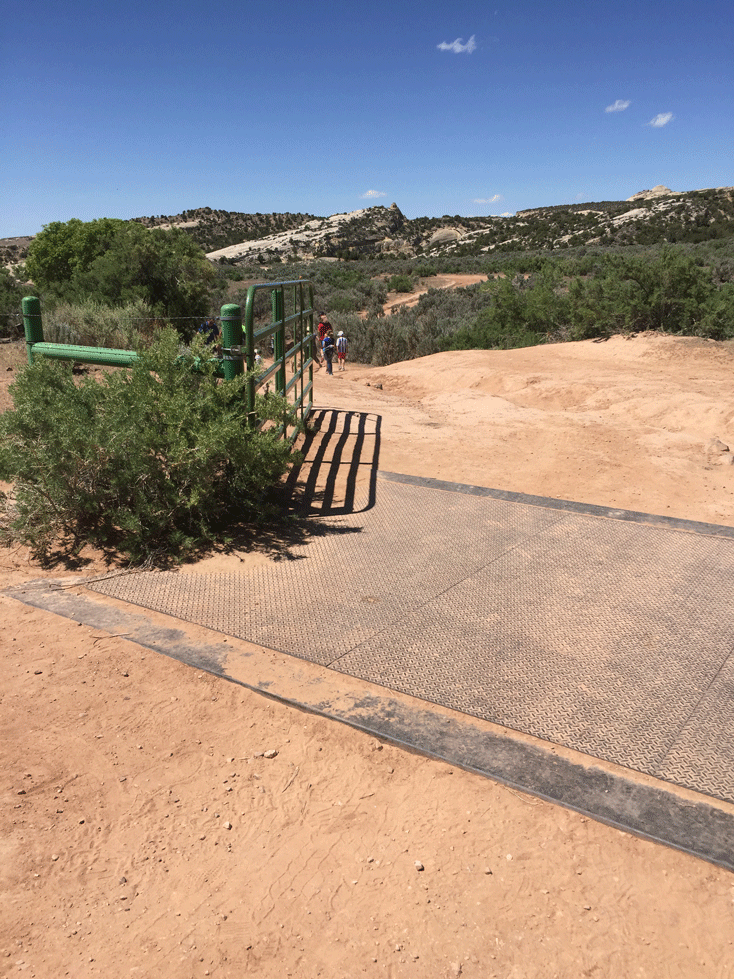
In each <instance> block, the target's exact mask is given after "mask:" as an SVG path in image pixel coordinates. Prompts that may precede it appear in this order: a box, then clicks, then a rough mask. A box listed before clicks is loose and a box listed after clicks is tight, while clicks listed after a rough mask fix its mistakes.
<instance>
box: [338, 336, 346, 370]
mask: <svg viewBox="0 0 734 979" xmlns="http://www.w3.org/2000/svg"><path fill="white" fill-rule="evenodd" d="M347 347H348V343H347V338H346V337H345V336H344V330H339V332H338V333H337V335H336V357H337V360H338V362H339V370H340V371H345V370H346V369H347V366H346V365H347Z"/></svg>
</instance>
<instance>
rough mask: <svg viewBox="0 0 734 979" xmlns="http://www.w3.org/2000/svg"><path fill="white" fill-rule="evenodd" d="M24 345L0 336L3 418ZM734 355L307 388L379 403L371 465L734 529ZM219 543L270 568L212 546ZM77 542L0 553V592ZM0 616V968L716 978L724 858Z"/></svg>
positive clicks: (513, 357) (471, 370)
mask: <svg viewBox="0 0 734 979" xmlns="http://www.w3.org/2000/svg"><path fill="white" fill-rule="evenodd" d="M23 358H24V349H23V346H22V345H3V346H2V347H0V408H4V407H7V405H8V403H9V401H8V395H7V385H8V383H9V381H10V380H11V379H12V377H13V376H14V374H15V371H16V370H17V367H18V365H19V364H20V363H22V361H23ZM733 368H734V349H733V348H732V345H727V344H715V343H709V342H703V341H698V340H691V339H674V338H670V337H663V336H645V337H637V338H632V339H623V338H619V337H618V338H614V339H612V340H610V341H608V342H605V343H593V342H585V343H580V344H567V345H559V346H553V347H538V348H529V349H526V350H518V351H507V352H474V353H466V352H460V353H459V352H457V353H446V354H441V355H438V356H436V357H431V358H426V359H424V360H421V361H415V362H412V363H407V364H398V365H394V366H392V367H388V368H381V369H376V368H370V367H365V366H360V365H348V370H347V371H346V372H345V373H343V374H339V373H337V374H335V375H334V376H333V377H326V376H325V372H323V371H322V372H320V373H319V374H317V376H316V390H317V399H316V400H317V402H318V404H320V405H323V406H326V407H341V408H345V409H350V410H354V411H363V412H370V413H376V414H379V415H380V418H381V426H382V427H381V432H382V439H381V452H380V462H379V465H380V468H381V469H383V470H390V471H395V472H403V473H412V474H416V475H423V476H433V477H438V478H443V479H451V480H454V481H458V482H465V483H472V484H478V485H483V486H491V487H497V488H503V489H508V490H514V491H518V492H525V493H534V494H540V495H545V496H554V497H560V498H566V499H571V500H578V501H584V502H590V503H596V504H600V505H606V506H614V507H622V508H627V509H635V510H643V511H647V512H653V513H662V514H669V515H671V516H676V517H682V518H689V519H695V520H702V521H712V522H718V523H724V524H728V525H734V493H733V490H734V465H732V464H731V463H732V454H731V452H728V451H726V447H728V446H733V447H734V407H733V406H732V400H731V378H732V369H733ZM241 559H242V560H267V559H268V558H267V556H265V555H263V554H259V555H257V554H256V555H254V556H253V555H247V554H239V555H238V554H234V555H230V556H221V557H218V558H214V559H211V560H216V561H219V562H223V563H224V564H225V565H226V563H227V562H238V561H240V560H241ZM85 560H86V562H87V563H86V565H85V566H83V567H81V568H79V569H77V570H73V571H70V570H69V569H66V568H64V567H56V568H53V569H49V570H44V569H41V568H39V567H38V566H37V565H34V563H33V562H32V561H31V560H30V559H29V558H28V555H27V552H26V550H25V549H23V548H18V549H14V550H6V551H3V552H0V585H1V586H2V587H7V586H9V585H13V584H19V583H21V582H24V581H29V580H33V579H36V578H39V577H42V576H48V575H51V576H53V577H57V578H58V577H62V578H66V579H67V580H68V582H69V583H73V581H74V580H77V579H78V577H79V576H83V575H84V574H90V573H91V572H94V571H95V570H99V569H101V568H103V567H104V565H103V563H102V562H101V560H100V558H99V556H98V555H95V554H94V553H91V552H90V553H88V554H86V555H85ZM337 586H338V583H337V582H335V587H337ZM0 616H1V619H0V621H1V622H2V626H1V628H0V656H2V672H1V673H0V698H1V699H2V712H0V764H1V766H2V773H3V775H2V791H1V792H0V826H1V832H0V907H1V908H2V911H1V913H0V977H8V979H9V977H14V976H20V975H25V976H29V977H32V976H36V977H38V979H47V977H58V976H72V977H74V979H87V977H93V976H108V977H109V976H123V975H124V976H140V977H146V979H148V977H161V979H200V977H204V976H212V977H219V979H224V977H228V979H235V977H236V979H239V977H241V976H244V975H253V976H258V977H265V979H282V977H285V976H294V977H307V979H310V977H316V976H322V977H328V979H344V977H356V976H368V977H372V976H388V977H394V979H398V977H399V979H402V977H415V979H443V977H456V976H460V975H461V976H466V977H473V979H492V977H496V979H550V977H559V979H567V977H571V976H595V977H615V979H616V977H622V976H624V977H632V976H634V977H647V979H652V977H654V979H671V977H672V979H694V977H695V979H698V977H702V979H729V977H731V976H732V975H734V946H733V945H732V941H733V940H734V928H732V920H733V916H734V877H732V875H731V874H730V873H728V872H726V871H724V870H721V869H718V868H716V867H713V866H710V865H708V864H705V863H703V862H701V861H699V860H697V859H695V858H693V857H689V856H687V855H684V854H681V853H678V852H675V851H673V850H670V849H667V848H665V847H663V846H659V845H656V844H654V843H650V842H646V841H642V840H639V839H636V838H634V837H632V836H630V835H627V834H625V833H621V832H619V831H617V830H614V829H611V828H609V827H607V826H604V825H601V824H598V823H596V822H594V821H592V820H589V819H587V818H585V817H583V816H580V815H578V814H576V813H573V812H568V811H566V810H563V809H561V808H558V807H556V806H553V805H550V804H548V803H545V802H543V801H540V800H538V799H534V798H530V797H527V796H524V795H522V794H521V793H519V792H515V791H513V790H510V789H508V788H505V787H503V786H500V785H496V784H494V783H492V782H491V781H489V780H486V779H483V778H480V777H478V776H475V775H472V774H469V773H467V772H463V771H461V770H458V769H455V768H452V767H451V766H448V765H446V764H442V763H439V762H436V761H432V760H429V759H426V758H423V757H420V756H417V755H412V754H408V753H406V752H404V751H402V750H400V749H398V748H396V747H393V746H391V745H381V744H379V743H377V742H376V741H375V740H374V739H371V738H369V737H367V736H364V735H362V734H360V733H357V732H355V731H352V730H350V729H348V728H346V727H343V726H340V725H338V724H336V723H332V722H329V721H327V720H324V719H321V718H317V717H313V716H310V715H307V714H303V713H300V712H298V711H297V710H294V709H292V708H289V707H286V706H283V705H281V704H278V703H276V702H273V701H269V700H267V699H266V698H264V697H262V696H259V695H256V694H254V693H251V692H249V691H248V690H246V689H244V688H240V687H237V686H235V685H233V684H231V683H226V682H223V681H221V680H217V679H216V678H214V677H212V676H210V675H208V674H203V673H201V672H200V671H197V670H194V669H191V668H188V667H186V666H184V665H182V664H180V663H178V662H175V661H172V660H169V659H166V658H165V657H160V656H157V655H155V654H153V653H151V652H150V651H146V650H145V649H142V648H141V647H139V646H136V645H135V644H133V643H130V642H128V641H127V640H126V638H125V637H124V636H116V635H108V634H106V633H104V632H97V631H95V630H93V629H90V628H88V627H87V626H85V625H82V624H78V623H76V622H74V621H71V620H67V619H61V618H59V617H57V616H55V615H53V614H51V613H48V612H45V611H42V610H38V609H33V608H30V607H27V606H25V605H22V604H20V603H19V602H17V601H15V600H14V599H12V598H10V597H8V596H7V595H3V594H0ZM162 621H166V620H165V619H164V620H162ZM185 628H187V630H188V631H189V633H190V634H191V636H192V637H193V638H196V637H197V636H201V635H204V631H203V630H198V629H196V628H195V627H193V626H192V627H188V626H186V627H185ZM207 635H208V637H209V639H210V640H212V639H213V641H215V642H221V643H232V644H233V645H238V644H237V641H235V640H232V639H227V638H225V637H222V636H214V637H212V635H211V634H207ZM239 645H241V646H242V648H244V644H239ZM267 655H269V656H271V657H272V658H273V659H276V658H280V659H283V660H284V663H285V666H286V667H287V663H286V662H285V660H287V658H283V657H279V654H276V653H268V654H267ZM270 749H272V750H274V751H275V752H277V753H276V754H275V756H274V757H271V758H268V757H265V755H264V753H265V752H269V750H270ZM416 861H419V862H420V863H421V864H422V866H423V868H424V869H423V870H418V869H417V868H416Z"/></svg>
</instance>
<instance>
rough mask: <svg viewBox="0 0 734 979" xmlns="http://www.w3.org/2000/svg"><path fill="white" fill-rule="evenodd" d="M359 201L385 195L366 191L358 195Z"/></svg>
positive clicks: (385, 195) (380, 192) (376, 191)
mask: <svg viewBox="0 0 734 979" xmlns="http://www.w3.org/2000/svg"><path fill="white" fill-rule="evenodd" d="M359 196H360V198H361V200H363V201H367V200H373V199H374V198H375V197H387V194H383V193H382V191H381V190H366V191H365V192H364V194H360V195H359Z"/></svg>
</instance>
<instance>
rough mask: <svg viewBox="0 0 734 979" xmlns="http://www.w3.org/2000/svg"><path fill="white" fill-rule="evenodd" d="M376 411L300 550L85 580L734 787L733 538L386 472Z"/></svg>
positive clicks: (575, 745)
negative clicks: (380, 466)
mask: <svg viewBox="0 0 734 979" xmlns="http://www.w3.org/2000/svg"><path fill="white" fill-rule="evenodd" d="M365 417H366V416H362V418H361V419H356V420H353V421H354V424H352V422H348V423H347V424H346V425H344V424H342V425H341V426H333V427H332V428H331V429H329V427H328V426H329V425H330V424H331V422H330V421H328V417H327V416H326V415H325V416H324V424H326V425H327V430H326V432H325V433H323V434H324V439H323V440H322V441H321V443H320V446H324V449H323V452H322V455H321V460H320V461H319V459H318V458H315V456H314V454H312V455H311V462H310V465H312V466H314V465H315V466H317V467H318V466H319V465H320V464H324V465H329V466H333V467H336V469H337V472H339V478H337V479H335V480H334V481H333V483H332V487H331V490H330V491H329V493H327V494H325V495H324V496H322V498H321V504H322V506H321V508H320V509H319V508H318V507H316V508H314V509H316V510H318V512H319V527H320V529H321V531H323V532H322V533H321V534H320V536H314V537H313V538H311V539H310V540H309V541H308V542H307V543H305V544H303V545H299V546H297V547H294V548H292V551H291V557H293V558H294V560H289V561H280V562H271V563H268V564H266V565H259V566H256V567H252V568H246V569H245V570H244V571H242V572H238V573H231V574H225V573H215V574H208V575H202V574H184V573H176V572H163V573H144V574H135V575H130V576H126V577H119V578H113V579H109V580H107V581H102V582H97V583H94V584H91V585H90V586H89V587H90V588H92V589H93V590H95V591H97V592H100V593H102V594H105V595H110V596H112V597H114V598H118V599H122V600H124V601H128V602H132V603H135V604H138V605H141V606H145V607H147V608H150V609H154V610H157V611H161V612H166V613H169V614H173V615H176V616H178V617H179V618H182V619H186V620H188V621H192V622H196V623H198V624H201V625H204V626H207V627H208V628H210V629H216V630H218V631H220V632H223V633H226V634H228V635H233V636H238V637H239V638H242V639H246V640H249V641H251V642H254V643H257V644H259V645H262V646H266V647H269V648H272V649H278V650H281V651H283V652H287V653H291V654H293V655H295V656H300V657H302V658H304V659H307V660H311V661H312V662H316V663H319V664H322V665H324V666H329V667H331V669H333V670H336V671H339V672H342V673H345V674H349V675H351V676H354V677H360V678H363V679H365V680H368V681H371V682H373V683H377V684H381V685H383V686H386V687H389V688H391V689H393V690H396V691H400V692H403V693H407V694H410V695H412V696H415V697H419V698H421V699H423V700H427V701H432V702H435V703H439V704H443V705H445V706H448V707H451V708H454V709H456V710H459V711H463V712H465V713H467V714H472V715H474V716H477V717H480V718H484V719H486V720H490V721H493V722H495V723H497V724H501V725H503V726H506V727H510V728H513V729H515V730H518V731H522V732H525V733H528V734H532V735H534V736H536V737H538V738H542V739H544V740H547V741H551V742H553V743H556V744H559V745H564V746H566V747H568V748H572V749H575V750H578V751H581V752H584V753H586V754H588V755H591V756H593V757H597V758H600V759H604V760H607V761H610V762H613V763H616V764H618V765H622V766H624V767H626V768H630V769H634V770H636V771H639V772H644V773H647V774H650V775H653V776H656V777H659V778H663V779H667V780H669V781H671V782H674V783H676V784H679V785H681V786H685V787H688V788H691V789H694V790H696V791H699V792H704V793H708V794H710V795H713V796H716V797H717V798H721V799H724V800H727V801H730V802H734V751H733V750H732V747H731V746H732V744H733V743H734V738H733V737H732V735H734V723H733V722H732V720H731V718H732V701H733V700H734V658H733V657H732V650H733V649H734V622H733V620H732V616H731V595H732V585H733V584H734V541H732V540H731V539H729V538H727V537H716V536H707V535H703V534H697V533H691V532H683V531H678V530H676V529H673V528H668V527H659V526H648V525H645V524H644V523H641V522H639V521H635V522H625V521H624V520H623V519H619V520H617V519H612V520H610V519H604V518H601V517H598V516H594V515H588V514H583V513H578V512H573V511H568V510H563V509H555V508H553V507H552V506H551V505H550V504H552V502H553V501H548V502H549V506H547V507H544V506H539V505H537V504H536V505H526V504H524V503H522V502H513V501H508V500H502V499H494V498H488V497H483V496H477V495H473V494H470V493H462V492H451V491H444V490H441V489H435V488H431V487H430V486H425V485H419V486H416V485H407V484H403V483H400V482H398V481H396V480H395V478H394V477H393V478H391V479H390V480H387V479H378V480H377V482H376V483H375V482H374V479H373V476H374V473H372V474H370V472H369V467H368V468H367V469H365V471H364V472H363V473H359V472H356V473H355V466H354V461H353V460H354V454H352V455H351V457H350V449H349V447H348V445H347V442H346V440H348V439H355V438H361V439H362V444H363V447H364V446H366V445H368V444H369V441H370V440H372V444H373V448H374V452H375V455H376V452H377V446H378V439H379V428H378V427H375V426H372V427H371V428H370V426H368V425H367V424H365V422H364V418H365ZM327 421H328V424H327ZM340 444H341V449H338V446H339V445H340ZM368 451H371V450H369V449H368ZM342 460H343V461H342ZM340 470H341V471H340ZM350 473H351V474H354V475H355V478H354V479H352V480H351V485H352V489H351V490H350V489H349V485H350ZM316 482H318V480H314V483H316ZM357 486H359V487H361V489H362V490H363V492H361V494H360V493H358V492H356V490H355V487H357ZM350 494H351V495H350ZM350 509H351V511H352V512H346V511H349V510H350ZM355 511H360V512H355ZM321 596H329V599H328V603H325V602H323V601H322V599H321ZM278 608H296V609H298V614H297V615H293V616H291V617H289V616H285V615H277V614H273V613H274V611H275V610H277V609H278Z"/></svg>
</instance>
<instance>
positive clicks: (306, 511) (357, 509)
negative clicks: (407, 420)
mask: <svg viewBox="0 0 734 979" xmlns="http://www.w3.org/2000/svg"><path fill="white" fill-rule="evenodd" d="M381 423H382V418H381V416H380V415H374V414H370V413H366V412H360V411H338V410H336V409H333V408H315V409H314V411H313V412H312V414H311V418H310V420H309V426H308V428H307V430H306V435H305V438H304V441H303V444H302V445H301V446H300V451H301V452H302V453H303V462H302V463H301V464H300V465H298V466H294V468H293V469H292V470H291V473H290V476H289V478H288V482H287V488H288V495H289V498H290V501H291V503H290V505H291V512H293V513H296V514H298V515H299V516H304V517H305V516H320V517H330V516H339V515H344V514H349V513H364V512H365V511H367V510H371V509H372V508H373V507H374V506H375V502H376V499H377V471H378V468H379V460H380V429H381Z"/></svg>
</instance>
